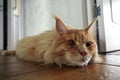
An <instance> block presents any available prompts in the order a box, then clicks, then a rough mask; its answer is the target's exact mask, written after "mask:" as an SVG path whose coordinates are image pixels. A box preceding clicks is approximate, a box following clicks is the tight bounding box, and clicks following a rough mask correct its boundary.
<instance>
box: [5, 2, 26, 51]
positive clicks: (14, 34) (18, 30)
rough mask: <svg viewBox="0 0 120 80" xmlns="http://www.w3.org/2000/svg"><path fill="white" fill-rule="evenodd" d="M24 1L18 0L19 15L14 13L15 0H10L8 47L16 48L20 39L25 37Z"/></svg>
mask: <svg viewBox="0 0 120 80" xmlns="http://www.w3.org/2000/svg"><path fill="white" fill-rule="evenodd" d="M22 1H23V0H18V3H19V8H18V15H17V16H16V15H15V14H14V12H13V11H14V7H15V0H8V47H7V49H15V47H16V44H17V42H18V40H20V39H21V38H22V37H23V34H24V31H23V30H24V29H23V25H24V23H23V20H24V19H23V11H22V6H23V5H22Z"/></svg>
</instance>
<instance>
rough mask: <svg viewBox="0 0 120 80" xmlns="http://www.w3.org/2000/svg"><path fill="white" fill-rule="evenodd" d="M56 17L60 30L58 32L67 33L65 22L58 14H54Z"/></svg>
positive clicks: (57, 28) (57, 27) (57, 29)
mask: <svg viewBox="0 0 120 80" xmlns="http://www.w3.org/2000/svg"><path fill="white" fill-rule="evenodd" d="M54 18H55V21H56V31H57V32H58V34H60V35H63V34H65V33H67V31H68V29H67V27H66V26H65V24H64V23H63V22H62V21H61V20H60V18H58V17H57V16H54Z"/></svg>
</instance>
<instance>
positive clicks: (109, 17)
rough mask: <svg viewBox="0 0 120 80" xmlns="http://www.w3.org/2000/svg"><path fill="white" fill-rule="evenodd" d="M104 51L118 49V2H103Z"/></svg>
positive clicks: (114, 0)
mask: <svg viewBox="0 0 120 80" xmlns="http://www.w3.org/2000/svg"><path fill="white" fill-rule="evenodd" d="M102 2H103V20H104V30H105V42H106V51H111V50H118V49H120V0H103V1H102Z"/></svg>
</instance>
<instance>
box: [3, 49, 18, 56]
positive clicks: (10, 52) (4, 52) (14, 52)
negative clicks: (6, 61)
mask: <svg viewBox="0 0 120 80" xmlns="http://www.w3.org/2000/svg"><path fill="white" fill-rule="evenodd" d="M15 54H16V51H15V50H3V51H2V55H15Z"/></svg>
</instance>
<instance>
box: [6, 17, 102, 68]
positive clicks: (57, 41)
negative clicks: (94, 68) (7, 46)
mask: <svg viewBox="0 0 120 80" xmlns="http://www.w3.org/2000/svg"><path fill="white" fill-rule="evenodd" d="M55 20H56V30H49V31H46V32H44V33H41V34H39V35H35V36H31V37H26V38H24V39H22V40H20V41H19V42H18V44H17V46H16V55H17V56H18V57H19V58H21V59H24V60H28V61H35V62H44V63H51V64H52V63H56V64H57V65H59V66H61V65H68V66H84V65H87V64H88V63H89V62H90V61H93V62H101V58H100V57H99V54H98V50H97V44H96V42H95V40H94V39H93V37H92V35H90V34H89V30H90V27H91V26H92V24H93V23H94V22H95V21H93V22H92V24H90V26H88V28H86V29H82V30H78V29H70V28H69V29H68V28H67V27H66V26H65V25H64V23H63V22H62V21H61V20H60V19H59V18H58V17H55ZM69 40H72V41H74V42H75V46H71V45H70V44H69ZM87 42H91V43H92V44H91V46H89V47H86V44H87ZM8 52H10V51H8ZM82 52H85V54H86V55H85V56H83V55H81V53H82ZM4 53H5V52H4ZM6 53H7V52H6ZM14 53H15V52H14Z"/></svg>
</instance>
